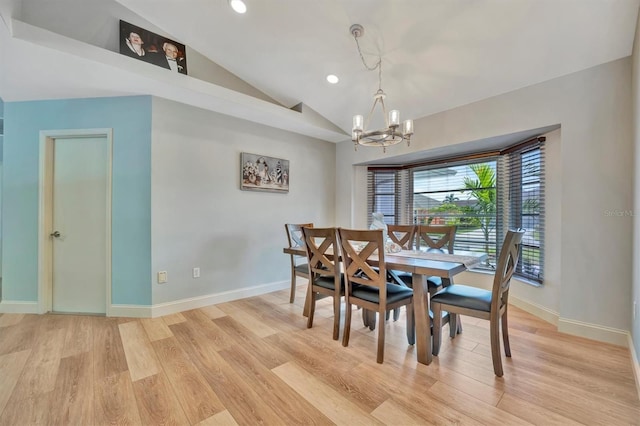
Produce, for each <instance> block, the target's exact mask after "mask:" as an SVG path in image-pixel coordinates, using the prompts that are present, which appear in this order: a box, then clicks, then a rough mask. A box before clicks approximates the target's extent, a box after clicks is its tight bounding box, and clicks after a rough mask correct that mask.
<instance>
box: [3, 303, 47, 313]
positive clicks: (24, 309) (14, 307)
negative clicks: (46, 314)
mask: <svg viewBox="0 0 640 426" xmlns="http://www.w3.org/2000/svg"><path fill="white" fill-rule="evenodd" d="M0 313H3V314H38V313H40V311H39V310H38V302H24V301H21V300H3V301H2V302H0Z"/></svg>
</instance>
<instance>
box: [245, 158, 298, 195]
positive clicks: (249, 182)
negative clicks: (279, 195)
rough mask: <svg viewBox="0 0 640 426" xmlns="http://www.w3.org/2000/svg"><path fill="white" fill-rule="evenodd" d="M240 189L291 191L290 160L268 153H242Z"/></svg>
mask: <svg viewBox="0 0 640 426" xmlns="http://www.w3.org/2000/svg"><path fill="white" fill-rule="evenodd" d="M240 189H241V190H243V191H267V192H284V193H287V192H289V160H284V159H282V158H274V157H267V156H266V155H258V154H249V153H247V152H243V153H241V154H240Z"/></svg>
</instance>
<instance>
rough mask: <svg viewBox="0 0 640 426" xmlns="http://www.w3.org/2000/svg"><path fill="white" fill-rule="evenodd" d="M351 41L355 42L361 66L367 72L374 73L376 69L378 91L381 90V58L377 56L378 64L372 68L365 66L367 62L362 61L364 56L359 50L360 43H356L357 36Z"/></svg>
mask: <svg viewBox="0 0 640 426" xmlns="http://www.w3.org/2000/svg"><path fill="white" fill-rule="evenodd" d="M353 39H354V40H355V41H356V46H358V53H359V54H360V60H362V65H364V67H365V68H366V69H367V70H368V71H375V70H376V68H377V69H378V90H382V56H378V62H376V64H375V65H374V66H372V67H370V66H369V65H368V64H367V61H366V60H365V59H364V55H363V54H362V50H361V49H360V42H359V41H358V37H357V36H353Z"/></svg>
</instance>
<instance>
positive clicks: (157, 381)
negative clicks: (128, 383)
mask: <svg viewBox="0 0 640 426" xmlns="http://www.w3.org/2000/svg"><path fill="white" fill-rule="evenodd" d="M133 392H134V394H135V396H136V401H137V404H138V412H139V413H140V419H141V420H142V423H143V424H145V425H183V424H188V423H189V421H188V420H187V417H186V415H185V414H184V411H183V410H182V407H181V406H180V403H179V402H178V398H177V397H176V394H175V393H174V391H173V389H172V387H171V384H170V383H169V380H168V379H167V378H166V377H165V375H164V373H159V374H155V375H153V376H148V377H145V378H143V379H140V380H138V381H135V382H134V383H133Z"/></svg>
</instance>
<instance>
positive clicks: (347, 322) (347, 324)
mask: <svg viewBox="0 0 640 426" xmlns="http://www.w3.org/2000/svg"><path fill="white" fill-rule="evenodd" d="M352 309H353V307H352V306H351V304H350V303H347V304H346V315H345V317H344V331H343V332H342V346H345V347H346V346H349V334H351V310H352ZM364 312H365V311H364V310H363V311H362V313H363V315H364Z"/></svg>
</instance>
